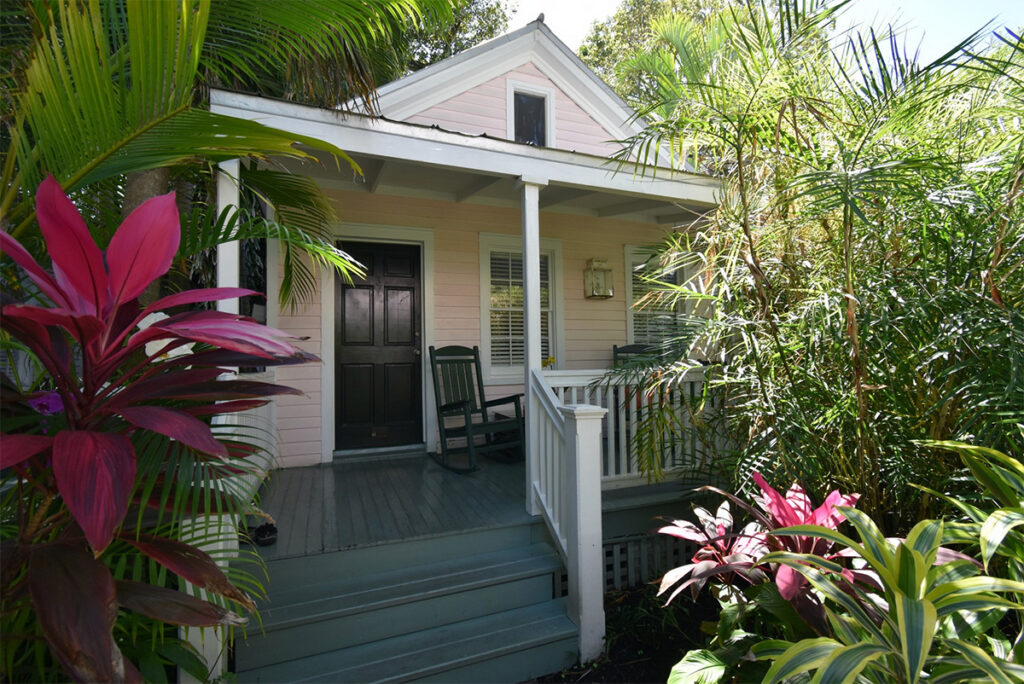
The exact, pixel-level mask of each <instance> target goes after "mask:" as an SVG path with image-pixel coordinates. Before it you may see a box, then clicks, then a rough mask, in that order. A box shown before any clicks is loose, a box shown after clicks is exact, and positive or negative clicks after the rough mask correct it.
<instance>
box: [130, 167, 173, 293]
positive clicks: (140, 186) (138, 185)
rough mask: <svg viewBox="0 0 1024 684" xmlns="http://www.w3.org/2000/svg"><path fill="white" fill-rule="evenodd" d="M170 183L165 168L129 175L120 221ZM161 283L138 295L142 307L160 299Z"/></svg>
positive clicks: (167, 169) (159, 279)
mask: <svg viewBox="0 0 1024 684" xmlns="http://www.w3.org/2000/svg"><path fill="white" fill-rule="evenodd" d="M170 182H171V170H170V169H169V168H167V167H162V168H157V169H146V170H145V171H136V172H134V173H129V174H128V176H127V177H126V178H125V182H124V202H123V203H122V205H121V218H122V220H123V219H124V218H126V217H127V216H128V214H130V213H132V212H133V211H135V209H137V208H138V207H139V205H140V204H142V203H143V202H145V201H146V200H148V199H152V198H153V197H156V196H157V195H163V194H165V193H166V192H167V186H168V185H169V184H170ZM161 282H163V278H157V279H156V280H154V281H153V282H152V283H150V284H149V287H147V288H146V289H145V291H144V292H143V293H142V294H141V295H139V303H140V304H142V306H147V305H149V304H152V303H153V302H155V301H156V300H157V299H158V298H159V297H160V284H161Z"/></svg>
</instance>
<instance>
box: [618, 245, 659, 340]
mask: <svg viewBox="0 0 1024 684" xmlns="http://www.w3.org/2000/svg"><path fill="white" fill-rule="evenodd" d="M624 251H625V262H626V263H625V270H624V271H623V273H625V274H626V278H625V281H626V282H625V285H626V287H625V290H626V344H636V339H635V338H634V337H633V269H634V268H635V267H636V265H637V264H639V263H643V262H644V261H646V260H647V257H649V256H650V255H651V254H652V251H651V250H649V249H644V248H643V247H637V246H635V245H626V248H625V250H624Z"/></svg>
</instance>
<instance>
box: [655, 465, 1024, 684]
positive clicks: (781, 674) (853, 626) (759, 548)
mask: <svg viewBox="0 0 1024 684" xmlns="http://www.w3.org/2000/svg"><path fill="white" fill-rule="evenodd" d="M948 446H954V447H955V448H958V449H961V450H962V451H963V453H964V454H967V455H968V456H967V458H979V459H980V458H981V457H982V454H984V456H985V457H987V458H986V459H985V463H986V464H987V466H988V467H993V468H999V469H1000V470H998V471H996V470H992V471H991V472H992V474H993V477H991V478H988V479H987V480H986V482H987V483H988V484H987V485H986V487H989V486H995V487H996V488H1000V489H1002V488H1005V487H1007V486H1009V487H1011V488H1012V486H1013V485H1012V483H1013V482H1014V481H1015V478H1018V477H1019V472H1021V471H1020V469H1021V468H1022V466H1021V464H1020V463H1019V462H1018V461H1016V460H1015V459H1013V458H1010V457H1009V456H1006V455H1005V454H1001V453H1000V452H996V451H993V450H978V449H975V448H972V447H969V446H966V445H948ZM1007 473H1013V474H1011V475H1007ZM757 485H758V488H759V489H760V490H761V492H762V496H761V497H760V499H759V501H758V504H759V507H760V508H762V510H763V513H762V512H761V511H758V510H757V509H756V508H754V507H752V506H750V505H749V504H747V503H746V502H745V501H743V500H742V499H741V498H739V497H736V496H733V495H730V494H726V493H725V492H721V491H719V490H715V489H713V488H705V489H708V490H711V491H716V492H718V493H720V494H725V496H726V497H727V498H728V499H729V500H731V501H732V502H733V503H734V504H736V505H738V506H739V507H740V508H741V509H743V510H744V511H746V512H747V513H749V514H750V516H751V517H752V518H753V520H752V521H751V522H750V523H748V524H747V525H746V526H745V527H744V528H743V530H742V531H741V532H740V533H738V534H736V533H732V532H731V531H730V528H731V527H732V526H733V520H732V516H731V514H730V513H729V506H728V503H724V504H723V505H722V506H721V507H720V508H719V509H718V513H717V514H716V515H715V516H713V517H712V516H710V514H709V513H708V512H707V511H706V510H704V509H702V508H700V507H695V509H694V512H695V514H696V517H697V519H698V520H699V521H700V522H701V526H698V525H695V524H694V523H692V522H689V521H686V520H677V521H674V522H673V524H672V525H670V526H668V527H665V528H662V529H661V530H660V531H661V532H662V533H665V534H671V535H674V536H677V537H681V538H683V539H687V540H689V541H693V542H696V543H697V544H700V545H701V547H700V549H699V550H698V551H697V553H696V554H695V555H694V558H693V562H692V563H691V564H689V565H685V566H682V567H680V568H676V569H675V570H672V571H670V572H668V573H667V574H666V575H665V578H664V579H663V581H662V587H661V593H662V594H665V593H668V592H671V593H669V595H668V596H669V598H668V600H669V601H671V600H672V599H674V598H675V597H676V596H677V595H678V594H679V593H680V592H681V591H682V590H683V589H685V588H687V587H690V588H691V589H693V590H694V598H696V592H697V591H698V590H699V589H700V587H702V586H703V585H704V584H705V583H710V585H711V586H710V589H711V592H712V593H713V595H714V596H715V598H716V599H717V600H718V601H719V604H720V605H721V612H720V615H719V618H718V620H717V623H716V624H715V629H714V630H713V631H712V632H711V636H712V638H711V640H710V643H709V644H708V646H707V647H706V648H703V649H698V650H693V651H690V652H689V653H687V654H686V655H685V656H684V657H683V659H682V660H681V661H680V662H679V663H678V664H677V665H676V666H675V667H674V668H673V670H672V674H671V676H670V678H669V681H670V682H704V683H707V682H718V681H724V680H725V679H726V678H727V677H729V676H733V677H736V678H738V679H739V680H742V681H748V680H752V679H755V678H757V679H761V678H763V681H764V682H772V683H774V682H783V681H794V680H796V679H799V678H800V677H808V675H809V673H813V674H814V675H815V676H814V681H850V682H852V681H870V682H917V681H921V680H927V681H933V680H934V681H948V682H960V681H967V680H971V681H974V680H985V681H992V682H1011V681H1020V680H1022V679H1024V627H1022V625H1024V623H1022V621H1021V619H1020V615H1019V613H1020V611H1021V610H1022V609H1024V602H1022V601H1021V599H1022V598H1024V582H1022V581H1020V579H1019V577H1017V576H1016V575H1017V573H1019V567H1009V575H1007V573H1006V570H1007V567H1006V566H1002V567H999V568H997V567H995V566H992V565H990V566H989V568H988V574H986V573H985V566H984V565H983V564H982V563H981V562H979V561H977V560H976V559H974V558H972V557H971V556H968V555H965V554H964V553H961V552H958V551H954V550H952V549H949V548H947V547H945V546H942V544H943V543H945V544H957V545H960V544H965V545H968V549H969V548H970V547H978V546H979V545H980V546H981V547H982V548H985V549H991V552H990V554H989V555H991V554H995V553H999V552H1001V553H1004V554H1007V555H1009V554H1012V553H1014V552H1015V551H1016V550H1017V549H1016V544H1017V541H1016V540H1012V539H1008V538H1007V532H1008V531H1009V528H1008V527H1007V526H1006V525H1005V524H1002V521H1003V520H1004V519H1005V513H1000V511H1004V510H1005V509H998V510H997V511H995V512H992V513H990V514H988V515H987V516H986V515H985V514H984V513H983V512H982V510H981V509H978V508H975V507H971V506H967V505H965V504H962V503H961V504H960V505H961V506H962V507H964V508H965V510H966V511H969V512H970V514H972V515H978V516H981V517H982V518H983V519H985V520H987V521H992V522H990V523H988V526H987V527H986V526H984V525H978V524H973V523H959V522H953V523H944V522H943V521H941V520H925V521H922V522H919V523H917V524H916V525H915V526H914V527H913V529H912V530H911V531H910V533H909V534H908V535H907V537H906V538H905V539H904V538H892V537H886V536H885V535H884V534H883V533H882V532H881V530H880V529H879V528H878V527H877V526H876V525H875V523H874V522H873V521H872V520H871V519H870V517H868V516H867V515H866V514H865V513H864V512H862V511H858V510H856V509H854V508H852V507H849V506H847V505H845V504H848V503H852V502H853V501H855V500H856V496H855V495H854V496H849V497H844V496H842V495H840V494H839V493H838V492H833V494H831V495H830V496H829V497H828V498H827V499H826V501H825V502H824V503H823V504H822V505H821V506H820V507H818V508H817V509H812V507H811V505H810V501H809V499H808V498H807V496H806V494H805V493H804V492H803V488H802V487H800V486H799V485H794V487H792V488H791V489H790V491H789V492H788V493H787V495H786V496H785V497H784V496H782V495H781V494H780V493H778V492H777V491H775V490H774V489H773V488H771V487H770V486H769V485H767V483H766V482H764V481H763V480H761V479H760V478H758V480H757ZM844 519H845V520H848V521H849V522H850V524H851V525H852V526H853V528H854V529H855V531H856V534H857V536H858V537H859V540H858V541H855V540H854V539H853V538H851V537H849V536H847V535H846V534H843V533H842V532H840V531H839V529H838V528H839V524H840V523H841V522H842V521H843V520H844ZM780 523H781V524H780ZM794 523H795V524H794ZM783 525H784V526H783ZM984 554H985V552H983V555H984ZM772 575H774V578H775V579H774V583H772V582H771V580H770V578H771V576H772ZM797 578H799V579H797ZM738 579H742V580H743V581H742V582H737V580H738ZM768 661H773V662H771V663H770V664H769V662H768Z"/></svg>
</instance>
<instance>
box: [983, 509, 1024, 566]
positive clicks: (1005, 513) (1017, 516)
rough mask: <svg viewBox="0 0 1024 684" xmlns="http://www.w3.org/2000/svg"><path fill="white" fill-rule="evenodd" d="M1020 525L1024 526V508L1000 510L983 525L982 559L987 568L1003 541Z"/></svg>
mask: <svg viewBox="0 0 1024 684" xmlns="http://www.w3.org/2000/svg"><path fill="white" fill-rule="evenodd" d="M1018 525H1024V508H1000V509H999V510H997V511H995V512H993V513H992V515H990V516H989V517H988V519H987V520H985V522H984V523H983V524H982V526H981V533H980V535H981V558H982V562H984V563H985V567H986V568H988V564H989V561H991V560H992V556H994V555H995V554H996V551H997V550H998V549H999V546H1000V545H1001V544H1002V543H1003V539H1004V538H1005V537H1006V535H1007V534H1009V532H1010V530H1012V529H1013V528H1015V527H1017V526H1018Z"/></svg>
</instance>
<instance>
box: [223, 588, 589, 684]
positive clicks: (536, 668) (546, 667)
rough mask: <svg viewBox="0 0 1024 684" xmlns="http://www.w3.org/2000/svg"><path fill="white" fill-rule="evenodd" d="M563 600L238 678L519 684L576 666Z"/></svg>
mask: <svg viewBox="0 0 1024 684" xmlns="http://www.w3.org/2000/svg"><path fill="white" fill-rule="evenodd" d="M576 647H577V629H576V626H575V625H574V624H573V623H572V622H571V621H570V620H569V618H568V617H566V612H565V605H564V601H563V600H561V599H560V600H556V601H546V602H544V603H538V604H535V605H530V606H526V607H523V608H516V609H513V610H507V611H502V612H499V613H495V614H491V615H486V616H482V617H476V618H472V619H468V620H462V621H459V622H456V623H452V624H448V625H443V626H440V627H435V628H432V629H426V630H421V631H418V632H414V633H411V634H404V635H401V636H396V637H392V638H389V639H384V640H381V641H374V642H371V643H367V644H361V645H358V646H352V647H349V648H344V649H339V650H336V651H331V652H329V653H322V654H318V655H315V656H310V657H306V658H301V659H296V660H292V661H287V662H282V663H277V664H274V665H270V666H267V667H262V668H258V669H254V670H250V671H245V672H239V673H238V675H237V679H238V682H240V683H243V684H246V683H249V682H253V683H257V682H286V681H287V682H299V681H320V682H405V681H417V680H423V681H431V680H432V681H445V682H480V681H488V682H520V681H523V680H526V679H530V678H533V677H536V676H538V675H541V674H545V673H547V672H553V671H557V670H560V669H564V668H565V667H568V666H570V665H572V664H573V663H574V662H575V661H576V657H577V653H576Z"/></svg>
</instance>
